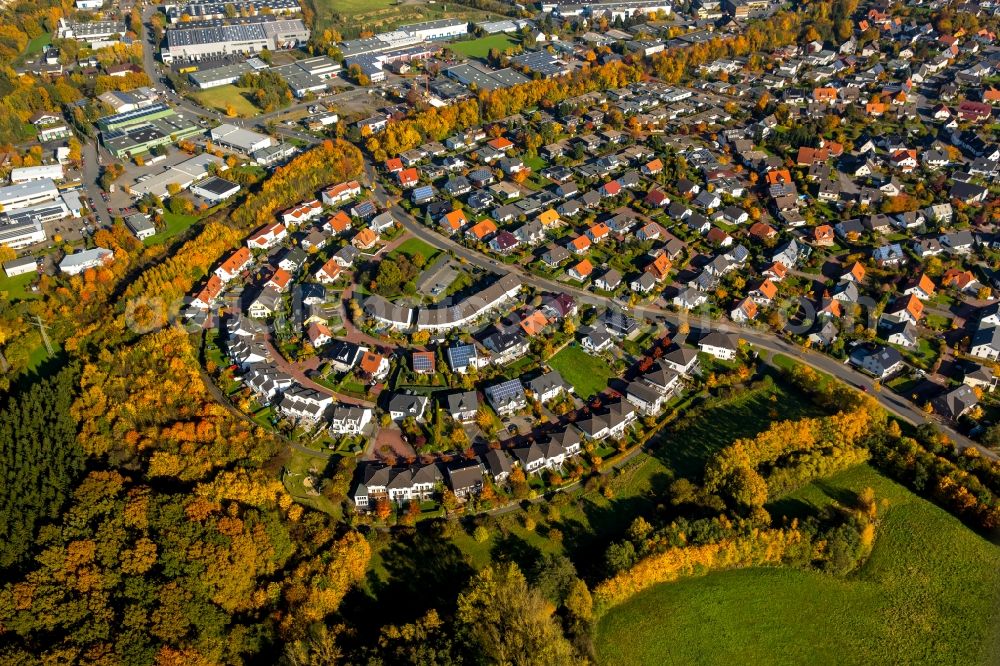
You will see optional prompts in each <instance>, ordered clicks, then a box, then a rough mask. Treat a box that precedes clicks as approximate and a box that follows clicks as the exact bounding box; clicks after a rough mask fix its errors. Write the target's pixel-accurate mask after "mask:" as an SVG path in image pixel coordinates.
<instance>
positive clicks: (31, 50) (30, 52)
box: [17, 32, 52, 63]
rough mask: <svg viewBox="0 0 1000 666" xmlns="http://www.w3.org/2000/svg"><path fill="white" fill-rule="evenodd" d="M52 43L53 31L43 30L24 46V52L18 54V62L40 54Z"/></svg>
mask: <svg viewBox="0 0 1000 666" xmlns="http://www.w3.org/2000/svg"><path fill="white" fill-rule="evenodd" d="M50 43H52V33H49V32H43V33H42V34H40V35H38V37H35V38H34V39H32V40H31V41H29V42H28V45H27V46H26V47H24V52H23V53H22V54H21V55H20V56H18V59H17V62H18V63H22V62H25V61H27V60H30V59H31V58H35V57H37V56H39V55H40V54H41V53H42V50H43V49H44V48H45V47H46V46H48V45H49V44H50Z"/></svg>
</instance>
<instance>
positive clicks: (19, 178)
mask: <svg viewBox="0 0 1000 666" xmlns="http://www.w3.org/2000/svg"><path fill="white" fill-rule="evenodd" d="M64 175H65V174H64V173H63V167H62V165H61V164H43V165H41V166H31V167H18V168H16V169H12V170H11V172H10V182H11V183H12V184H14V185H17V184H18V183H29V182H31V181H33V180H62V179H63V177H64Z"/></svg>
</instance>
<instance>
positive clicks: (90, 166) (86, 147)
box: [81, 139, 111, 227]
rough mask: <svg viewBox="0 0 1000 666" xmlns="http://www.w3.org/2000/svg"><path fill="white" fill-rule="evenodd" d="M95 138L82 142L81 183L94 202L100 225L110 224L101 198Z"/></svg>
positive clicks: (99, 168) (108, 225) (95, 213)
mask: <svg viewBox="0 0 1000 666" xmlns="http://www.w3.org/2000/svg"><path fill="white" fill-rule="evenodd" d="M97 151H98V146H97V139H94V140H92V141H87V142H86V143H84V144H83V182H82V183H81V185H82V186H83V189H84V190H86V192H87V194H88V195H89V196H90V198H91V199H92V200H93V202H94V208H95V210H94V215H96V216H97V220H98V222H99V223H100V226H104V227H110V226H111V215H109V214H108V204H107V202H106V201H104V199H102V198H101V183H100V178H101V166H100V164H99V163H98V152H97Z"/></svg>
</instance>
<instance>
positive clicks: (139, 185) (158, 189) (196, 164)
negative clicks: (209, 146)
mask: <svg viewBox="0 0 1000 666" xmlns="http://www.w3.org/2000/svg"><path fill="white" fill-rule="evenodd" d="M210 164H215V165H216V168H217V169H218V170H220V171H225V170H226V162H225V161H224V160H223V159H222V158H221V157H217V156H215V155H210V154H208V153H202V154H201V155H195V156H194V157H191V158H189V159H186V160H184V161H183V162H181V163H180V164H175V165H174V166H172V167H168V168H166V169H164V170H163V171H161V172H160V173H158V174H155V175H152V176H150V177H148V178H146V179H145V180H143V181H142V182H136V183H134V184H133V185H131V186H130V187H129V191H130V192H131V194H132V196H133V197H135V198H140V197H143V196H145V195H147V194H155V195H156V196H158V197H161V198H163V197H166V196H169V194H170V190H169V186H170V184H172V183H175V184H177V186H179V187H180V188H181V189H182V190H186V189H187V188H189V187H191V185H192V184H193V183H195V182H197V181H199V180H201V179H202V178H204V177H205V176H207V175H208V168H209V165H210Z"/></svg>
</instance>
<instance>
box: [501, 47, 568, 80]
mask: <svg viewBox="0 0 1000 666" xmlns="http://www.w3.org/2000/svg"><path fill="white" fill-rule="evenodd" d="M510 62H511V64H513V65H514V66H515V67H521V68H524V69H527V70H528V71H530V72H538V73H539V74H541V76H542V77H543V78H546V79H548V78H551V77H553V76H562V75H563V74H569V71H570V70H569V67H568V66H567V65H566V63H564V62H563V61H562V60H559V58H557V57H555V56H554V55H552V54H551V53H549V52H548V51H528V52H527V53H521V54H519V55H516V56H514V57H513V58H511V59H510Z"/></svg>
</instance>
